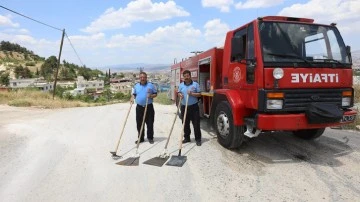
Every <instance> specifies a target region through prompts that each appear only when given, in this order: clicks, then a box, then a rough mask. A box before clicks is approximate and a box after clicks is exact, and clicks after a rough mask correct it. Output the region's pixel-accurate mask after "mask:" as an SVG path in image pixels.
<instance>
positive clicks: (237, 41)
mask: <svg viewBox="0 0 360 202" xmlns="http://www.w3.org/2000/svg"><path fill="white" fill-rule="evenodd" d="M245 51H246V29H242V30H239V31H237V32H235V34H234V37H233V38H232V41H231V58H230V61H231V62H240V61H241V60H242V59H245V53H246V52H245Z"/></svg>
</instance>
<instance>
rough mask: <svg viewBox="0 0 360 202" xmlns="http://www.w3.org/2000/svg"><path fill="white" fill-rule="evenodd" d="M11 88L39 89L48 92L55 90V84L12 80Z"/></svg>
mask: <svg viewBox="0 0 360 202" xmlns="http://www.w3.org/2000/svg"><path fill="white" fill-rule="evenodd" d="M9 87H10V88H15V89H20V88H38V89H39V90H41V91H45V92H47V91H49V90H52V89H53V88H54V84H53V83H48V82H46V81H41V80H39V79H10V82H9Z"/></svg>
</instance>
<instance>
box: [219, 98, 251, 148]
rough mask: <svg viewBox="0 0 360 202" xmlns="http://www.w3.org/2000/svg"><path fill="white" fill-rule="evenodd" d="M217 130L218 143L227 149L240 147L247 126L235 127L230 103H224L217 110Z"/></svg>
mask: <svg viewBox="0 0 360 202" xmlns="http://www.w3.org/2000/svg"><path fill="white" fill-rule="evenodd" d="M215 129H216V134H217V138H218V142H219V143H220V144H221V145H222V146H223V147H225V148H228V149H235V148H238V147H240V145H241V143H242V142H243V139H244V132H245V131H246V128H245V126H235V125H234V122H233V116H232V113H231V107H230V105H229V103H228V102H225V101H222V102H220V103H219V105H218V106H217V107H216V110H215Z"/></svg>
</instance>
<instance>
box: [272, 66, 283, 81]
mask: <svg viewBox="0 0 360 202" xmlns="http://www.w3.org/2000/svg"><path fill="white" fill-rule="evenodd" d="M283 76H284V70H283V69H281V68H279V67H277V68H275V69H274V70H273V77H274V78H275V79H281V78H283Z"/></svg>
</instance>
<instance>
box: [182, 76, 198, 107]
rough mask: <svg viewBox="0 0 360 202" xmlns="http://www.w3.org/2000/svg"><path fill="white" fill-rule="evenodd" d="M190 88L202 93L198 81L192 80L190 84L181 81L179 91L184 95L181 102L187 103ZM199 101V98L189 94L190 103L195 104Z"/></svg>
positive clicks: (192, 90)
mask: <svg viewBox="0 0 360 202" xmlns="http://www.w3.org/2000/svg"><path fill="white" fill-rule="evenodd" d="M188 90H190V91H191V92H193V93H200V86H199V84H198V83H197V82H195V81H191V83H190V84H189V85H186V84H185V83H184V82H182V83H180V85H179V89H178V92H179V93H182V94H183V95H184V97H183V99H182V101H181V104H182V105H186V97H187V96H188V93H187V92H188ZM197 102H198V98H197V97H194V96H189V100H188V105H193V104H196V103H197Z"/></svg>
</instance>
